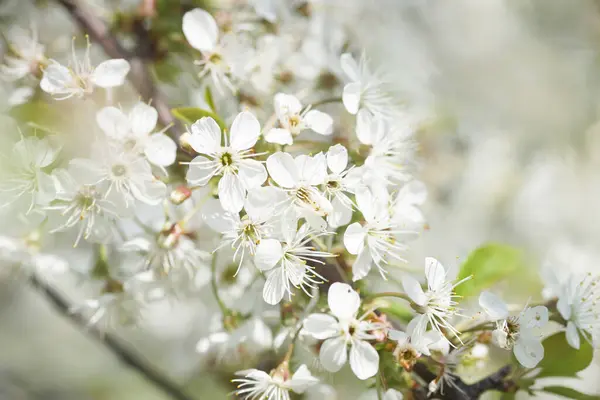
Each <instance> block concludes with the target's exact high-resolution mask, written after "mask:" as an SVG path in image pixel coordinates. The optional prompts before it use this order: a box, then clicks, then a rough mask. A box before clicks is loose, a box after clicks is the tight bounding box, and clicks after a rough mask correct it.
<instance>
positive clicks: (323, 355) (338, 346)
mask: <svg viewBox="0 0 600 400" xmlns="http://www.w3.org/2000/svg"><path fill="white" fill-rule="evenodd" d="M347 360H348V350H347V348H346V341H345V340H344V338H343V337H336V338H331V339H327V340H326V341H324V342H323V344H322V345H321V350H320V351H319V361H321V365H322V366H323V368H325V370H327V371H329V372H338V371H339V370H340V369H342V367H343V366H344V364H346V361H347Z"/></svg>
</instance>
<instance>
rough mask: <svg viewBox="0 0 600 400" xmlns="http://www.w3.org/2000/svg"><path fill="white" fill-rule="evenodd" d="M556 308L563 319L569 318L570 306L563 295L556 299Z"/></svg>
mask: <svg viewBox="0 0 600 400" xmlns="http://www.w3.org/2000/svg"><path fill="white" fill-rule="evenodd" d="M556 309H557V310H558V312H559V313H560V315H561V316H562V317H563V318H564V319H566V320H569V319H571V312H572V307H571V305H570V304H569V302H568V301H567V299H565V297H560V298H559V299H558V301H557V302H556Z"/></svg>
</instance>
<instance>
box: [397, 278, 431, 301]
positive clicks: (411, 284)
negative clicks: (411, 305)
mask: <svg viewBox="0 0 600 400" xmlns="http://www.w3.org/2000/svg"><path fill="white" fill-rule="evenodd" d="M402 287H403V288H404V292H406V294H407V295H408V297H410V298H411V300H412V301H414V302H415V303H416V304H418V305H420V306H423V305H425V303H426V302H427V296H425V292H423V288H421V284H420V283H419V281H417V280H416V279H415V278H413V277H412V276H409V275H405V276H403V277H402Z"/></svg>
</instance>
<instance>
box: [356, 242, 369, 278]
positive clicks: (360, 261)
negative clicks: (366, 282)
mask: <svg viewBox="0 0 600 400" xmlns="http://www.w3.org/2000/svg"><path fill="white" fill-rule="evenodd" d="M372 261H373V257H372V255H371V252H370V251H369V248H368V247H364V248H363V250H362V251H361V252H360V253H359V254H358V257H357V258H356V260H355V261H354V264H352V281H353V282H356V281H358V280H360V279H362V278H364V277H365V276H367V275H368V274H369V271H370V270H371V265H372V264H373V262H372Z"/></svg>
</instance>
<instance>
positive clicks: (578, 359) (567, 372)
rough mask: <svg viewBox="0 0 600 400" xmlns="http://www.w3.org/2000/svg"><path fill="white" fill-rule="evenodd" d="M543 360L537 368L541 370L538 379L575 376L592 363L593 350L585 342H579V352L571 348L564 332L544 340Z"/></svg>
mask: <svg viewBox="0 0 600 400" xmlns="http://www.w3.org/2000/svg"><path fill="white" fill-rule="evenodd" d="M542 344H543V345H544V358H543V359H542V361H541V362H540V363H539V365H538V367H539V368H541V369H542V371H541V372H540V374H539V375H538V376H537V377H538V378H541V377H547V376H567V377H574V376H577V372H579V371H582V370H584V369H585V368H586V367H587V366H588V365H590V363H591V362H592V358H593V357H594V349H593V348H592V345H591V344H589V343H588V342H587V341H586V340H582V341H581V347H580V348H579V350H577V349H574V348H572V347H571V346H569V343H567V338H566V336H565V333H564V332H558V333H555V334H554V335H552V336H550V337H548V338H547V339H545V340H544V341H543V342H542Z"/></svg>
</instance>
